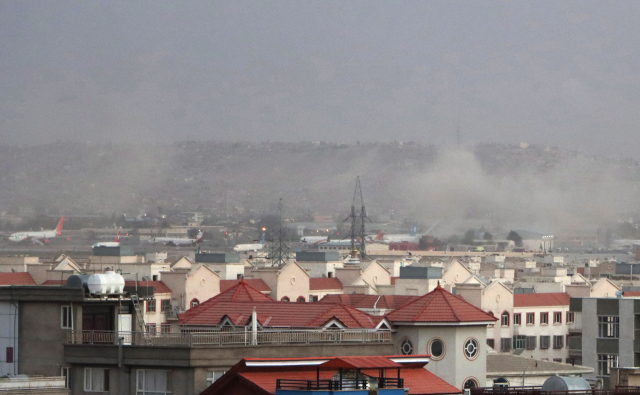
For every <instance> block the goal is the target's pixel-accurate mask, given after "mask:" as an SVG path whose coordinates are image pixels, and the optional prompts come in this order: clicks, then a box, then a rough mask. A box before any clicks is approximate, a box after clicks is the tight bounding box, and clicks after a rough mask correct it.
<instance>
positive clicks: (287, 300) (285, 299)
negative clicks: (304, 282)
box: [280, 296, 291, 302]
mask: <svg viewBox="0 0 640 395" xmlns="http://www.w3.org/2000/svg"><path fill="white" fill-rule="evenodd" d="M280 300H281V301H282V302H290V301H291V300H290V299H289V297H288V296H283V297H282V299H280Z"/></svg>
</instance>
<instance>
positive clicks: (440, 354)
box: [427, 338, 444, 361]
mask: <svg viewBox="0 0 640 395" xmlns="http://www.w3.org/2000/svg"><path fill="white" fill-rule="evenodd" d="M427 350H429V354H431V359H433V360H435V361H438V360H440V359H442V358H444V341H443V340H442V339H438V338H436V339H432V340H431V342H429V346H428V348H427Z"/></svg>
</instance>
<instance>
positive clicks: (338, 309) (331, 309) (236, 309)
mask: <svg viewBox="0 0 640 395" xmlns="http://www.w3.org/2000/svg"><path fill="white" fill-rule="evenodd" d="M212 299H215V298H212ZM212 299H209V300H208V301H206V302H204V303H202V304H200V305H198V306H196V307H194V308H191V309H189V310H188V311H187V312H186V313H184V314H180V315H179V316H178V317H179V320H180V323H181V324H187V325H218V324H220V323H221V322H222V320H223V319H224V317H229V318H230V319H231V320H232V321H233V322H234V324H236V325H246V324H248V322H249V321H250V319H251V313H252V311H253V308H254V307H255V308H256V313H257V315H258V319H259V321H260V323H261V324H262V325H264V326H283V327H300V328H302V327H314V328H316V327H321V326H323V325H325V324H326V323H327V322H329V321H330V320H332V319H337V320H338V321H340V322H341V323H342V324H343V325H345V326H346V327H347V328H375V327H376V326H377V324H378V323H379V322H380V320H381V319H382V317H376V316H372V315H369V314H367V313H365V312H362V311H360V310H358V309H355V308H353V307H350V306H347V305H342V304H338V305H332V304H323V303H288V302H276V301H273V300H271V301H252V302H217V303H210V302H211V301H212Z"/></svg>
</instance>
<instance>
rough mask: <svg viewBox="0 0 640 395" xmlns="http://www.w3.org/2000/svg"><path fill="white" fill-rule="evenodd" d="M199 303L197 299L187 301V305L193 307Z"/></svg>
mask: <svg viewBox="0 0 640 395" xmlns="http://www.w3.org/2000/svg"><path fill="white" fill-rule="evenodd" d="M199 304H200V301H199V300H198V299H191V302H189V306H191V308H194V307H196V306H197V305H199Z"/></svg>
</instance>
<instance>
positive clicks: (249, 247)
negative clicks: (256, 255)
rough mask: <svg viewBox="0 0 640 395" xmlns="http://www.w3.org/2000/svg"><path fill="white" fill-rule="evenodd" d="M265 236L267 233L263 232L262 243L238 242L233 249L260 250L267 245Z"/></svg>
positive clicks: (240, 250) (237, 250)
mask: <svg viewBox="0 0 640 395" xmlns="http://www.w3.org/2000/svg"><path fill="white" fill-rule="evenodd" d="M264 237H265V234H264V233H263V234H262V239H260V243H258V244H238V245H236V246H235V247H233V250H234V251H235V252H255V251H260V250H262V249H263V248H264V246H265V244H264Z"/></svg>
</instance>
